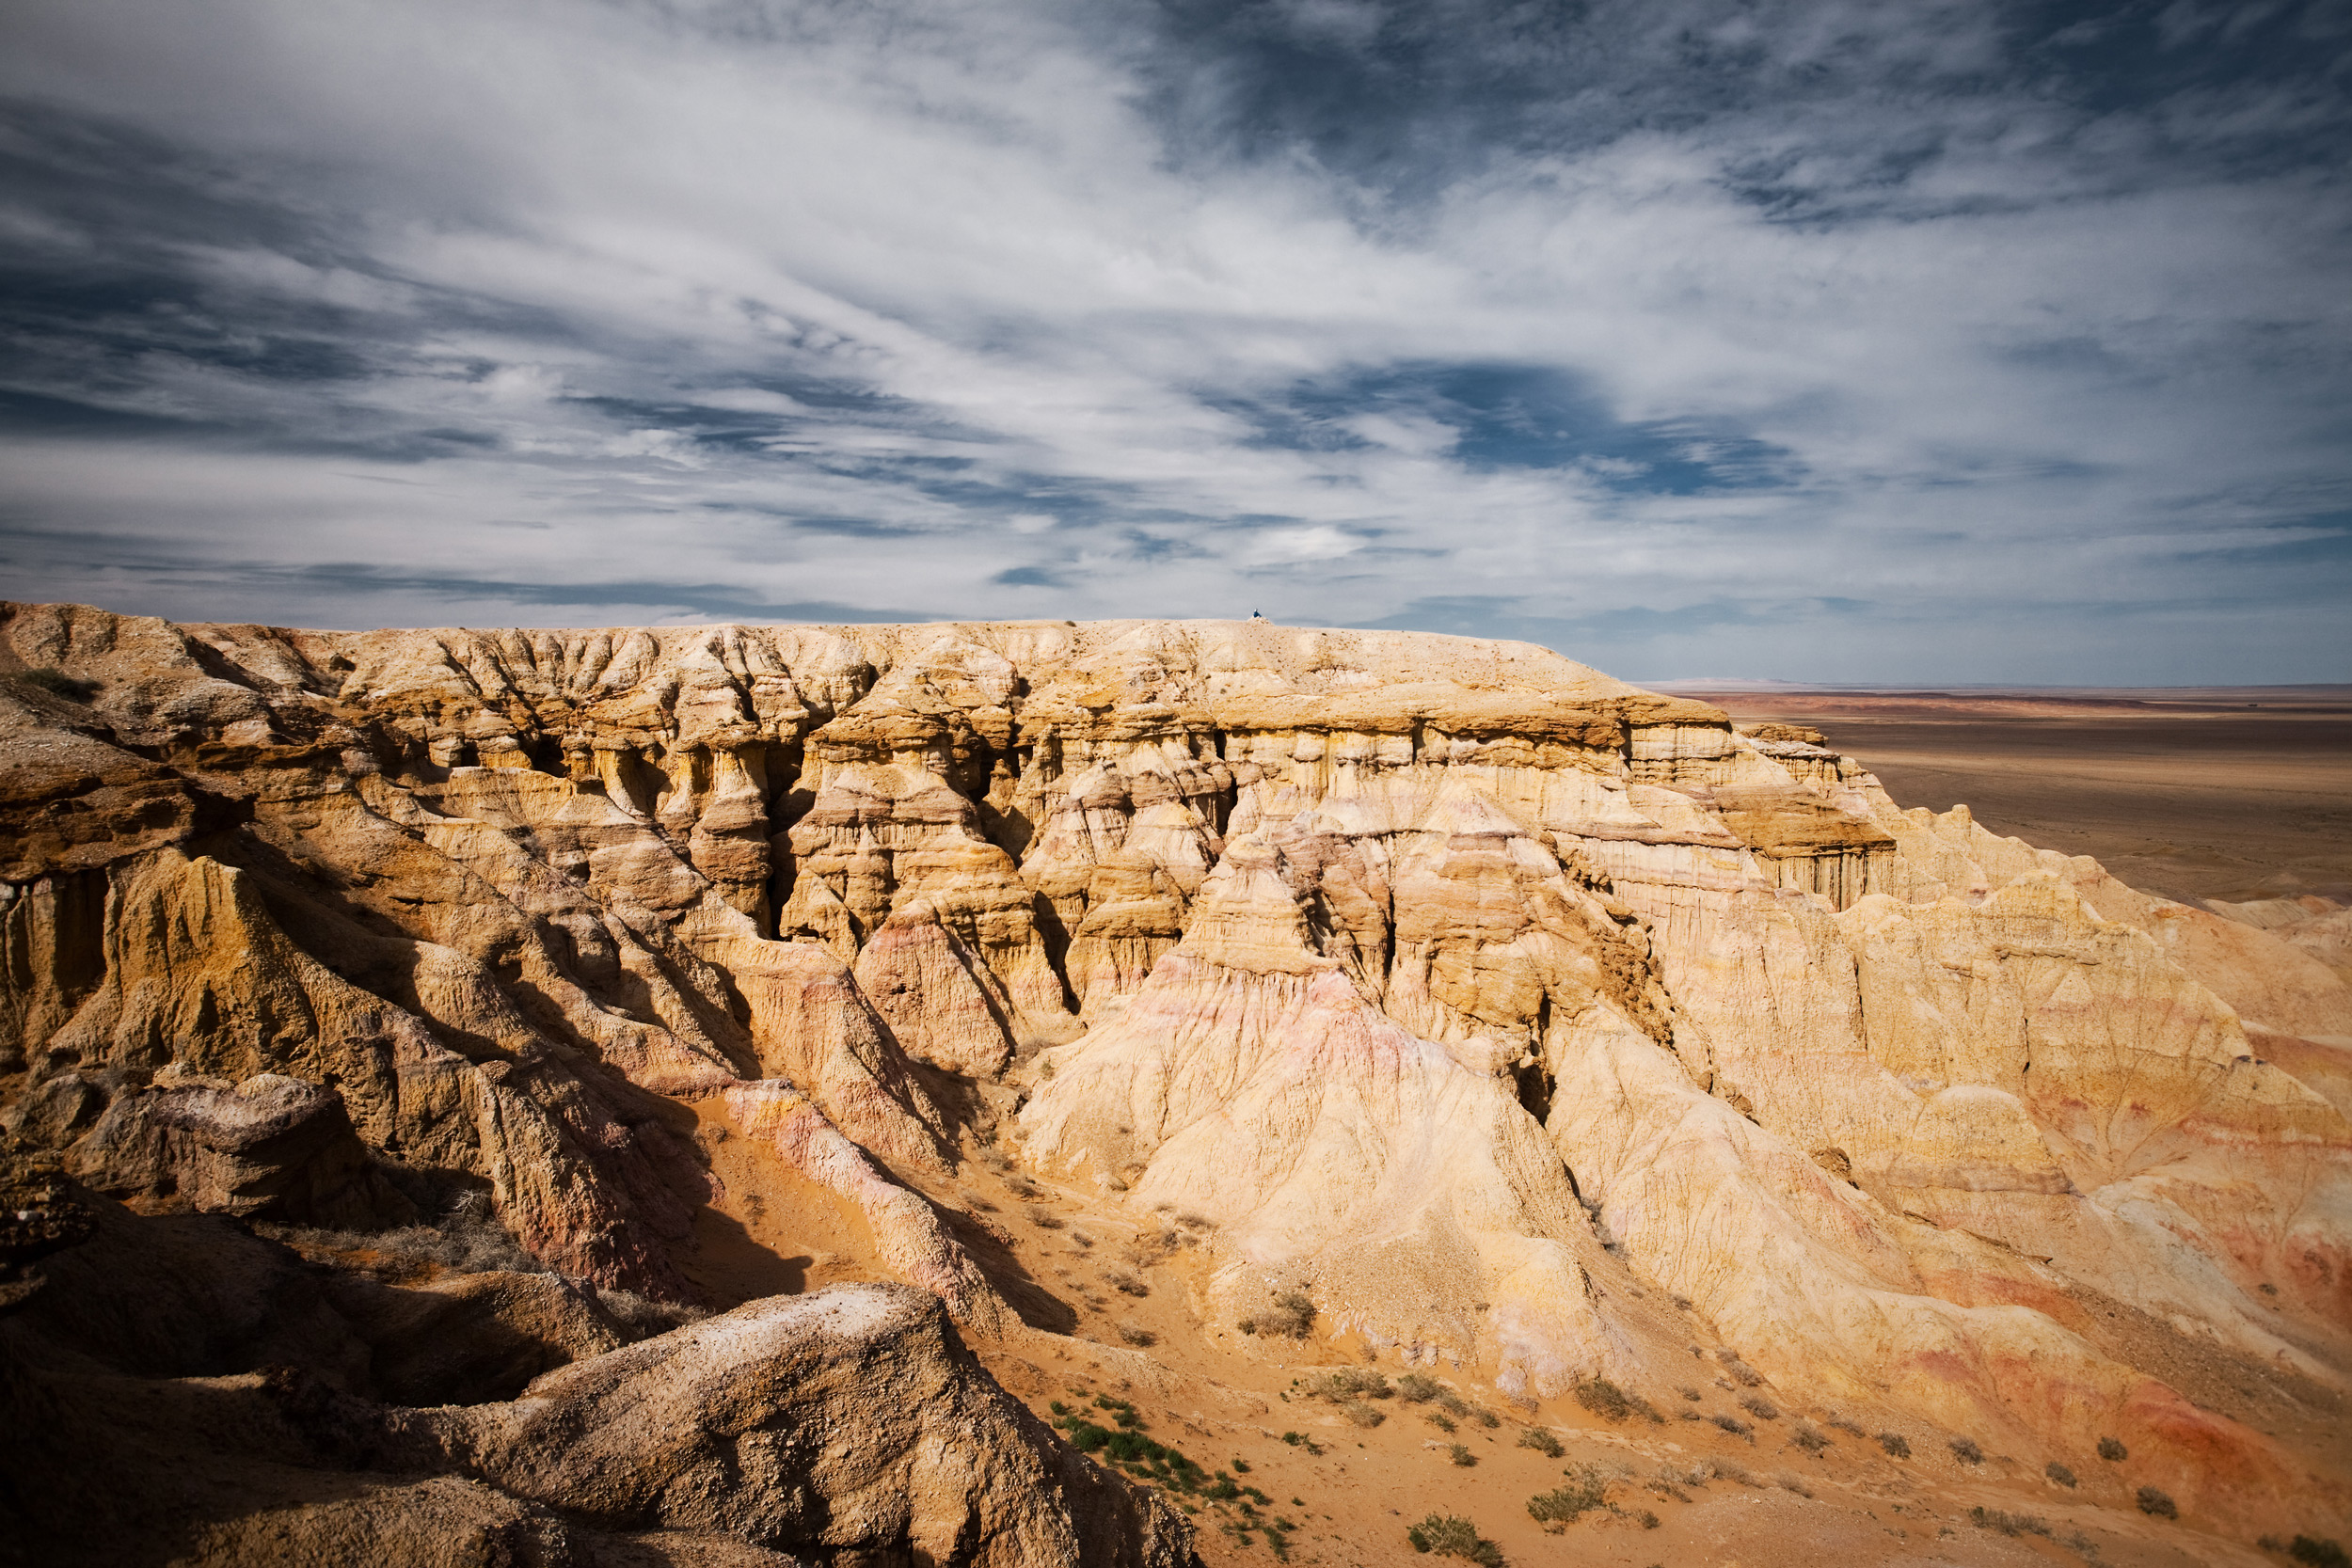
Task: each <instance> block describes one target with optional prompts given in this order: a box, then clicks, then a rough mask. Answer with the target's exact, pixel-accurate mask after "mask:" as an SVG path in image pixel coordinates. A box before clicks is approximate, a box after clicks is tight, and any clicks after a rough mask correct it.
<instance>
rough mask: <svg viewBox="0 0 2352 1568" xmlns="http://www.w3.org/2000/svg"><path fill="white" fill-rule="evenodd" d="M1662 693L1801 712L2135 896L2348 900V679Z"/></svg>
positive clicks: (2351, 818) (1875, 759)
mask: <svg viewBox="0 0 2352 1568" xmlns="http://www.w3.org/2000/svg"><path fill="white" fill-rule="evenodd" d="M1660 689H1665V690H1672V691H1675V692H1677V693H1680V694H1681V695H1684V696H1692V697H1698V698H1701V699H1703V700H1705V701H1707V702H1710V703H1714V704H1716V705H1719V706H1721V707H1723V708H1724V709H1725V710H1726V711H1728V712H1729V713H1730V714H1731V716H1732V718H1733V719H1734V720H1735V721H1740V722H1743V723H1744V722H1750V721H1781V722H1785V723H1793V724H1809V725H1812V726H1814V727H1815V728H1817V729H1820V730H1821V731H1822V732H1823V733H1824V734H1825V735H1826V736H1828V738H1829V742H1830V744H1831V745H1832V746H1834V747H1836V749H1837V750H1839V751H1841V752H1845V753H1847V754H1849V755H1851V756H1854V757H1857V758H1859V759H1860V760H1861V761H1862V762H1863V763H1864V764H1866V765H1867V767H1868V768H1870V769H1871V771H1873V772H1874V773H1876V774H1877V775H1878V778H1879V782H1880V783H1882V784H1884V785H1885V786H1886V790H1887V793H1888V794H1890V795H1892V796H1893V797H1894V798H1895V800H1896V803H1897V804H1899V805H1901V806H1905V807H1912V806H1927V807H1930V808H1931V809H1933V810H1936V811H1939V812H1940V811H1947V810H1949V809H1950V808H1951V807H1952V806H1954V805H1958V804H1965V805H1967V806H1968V808H1969V809H1970V810H1971V811H1972V812H1973V813H1974V814H1975V816H1976V818H1977V820H1978V821H1979V822H1981V823H1983V824H1984V826H1985V827H1987V828H1989V829H1991V830H1992V831H1993V832H1998V833H2008V834H2013V835H2015V836H2016V837H2019V838H2022V839H2025V840H2026V842H2027V843H2029V844H2032V845H2035V846H2036V847H2041V848H2047V849H2058V850H2061V851H2063V852H2065V853H2067V854H2072V855H2093V856H2096V857H2097V858H2098V859H2099V861H2100V862H2101V863H2103V864H2105V865H2106V868H2107V870H2108V871H2110V872H2111V873H2113V874H2114V875H2115V876H2117V877H2120V878H2122V879H2123V880H2124V881H2126V882H2128V883H2130V884H2131V885H2132V886H2134V887H2137V888H2139V889H2141V890H2142V891H2144V892H2148V893H2155V894H2161V895H2165V896H2167V897H2171V898H2179V899H2205V898H2223V899H2230V900H2233V901H2236V900H2244V899H2254V898H2276V897H2280V896H2282V895H2299V894H2314V893H2315V894H2319V895H2325V896H2329V897H2334V898H2338V899H2342V898H2345V897H2347V896H2352V686H2291V687H2237V688H2231V687H2206V688H2187V689H2090V688H2084V689H2053V688H2037V689H2008V690H1992V689H1961V690H1949V691H1901V690H1883V691H1880V690H1861V689H1816V690H1807V689H1798V688H1781V687H1772V688H1768V689H1726V688H1712V687H1707V686H1702V685H1699V684H1697V683H1693V684H1690V685H1683V684H1679V683H1667V684H1664V685H1661V688H1660Z"/></svg>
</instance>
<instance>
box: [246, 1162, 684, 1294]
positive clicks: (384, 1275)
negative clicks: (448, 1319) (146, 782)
mask: <svg viewBox="0 0 2352 1568" xmlns="http://www.w3.org/2000/svg"><path fill="white" fill-rule="evenodd" d="M253 1228H254V1229H255V1230H257V1231H259V1232H260V1233H262V1235H264V1236H267V1237H269V1238H270V1239H271V1240H273V1241H277V1242H283V1243H285V1244H286V1245H288V1246H291V1247H293V1248H294V1250H295V1251H297V1252H303V1253H311V1252H326V1253H334V1254H337V1255H338V1258H337V1261H338V1263H339V1264H341V1265H342V1267H345V1268H352V1269H356V1270H358V1271H360V1272H363V1273H367V1274H372V1275H375V1276H376V1277H377V1278H380V1279H388V1280H398V1279H413V1278H415V1277H417V1276H418V1275H429V1274H431V1273H433V1272H435V1271H436V1270H442V1269H445V1270H447V1271H449V1272H450V1273H452V1274H488V1273H492V1272H503V1273H507V1274H547V1273H548V1272H549V1270H548V1266H547V1265H546V1264H545V1263H542V1262H541V1261H539V1259H536V1258H533V1257H532V1255H531V1254H530V1253H528V1252H525V1251H524V1250H523V1248H522V1243H519V1242H517V1241H516V1240H515V1238H514V1237H513V1236H512V1235H511V1234H509V1233H508V1231H507V1229H506V1227H504V1226H503V1225H501V1224H500V1223H499V1220H498V1216H497V1214H496V1213H495V1212H493V1211H492V1209H491V1205H490V1195H489V1194H488V1193H487V1192H485V1191H484V1190H482V1189H480V1188H468V1189H465V1190H463V1191H461V1192H459V1193H457V1194H456V1195H455V1196H453V1197H452V1198H450V1199H449V1200H448V1203H447V1207H446V1208H445V1209H444V1210H443V1212H442V1213H441V1215H440V1217H439V1218H438V1219H437V1220H435V1221H434V1222H433V1223H432V1224H430V1225H409V1226H403V1227H400V1228H399V1229H396V1230H378V1231H352V1230H326V1229H317V1228H313V1227H309V1226H292V1225H269V1224H257V1225H255V1226H254V1227H253ZM612 1293H613V1294H614V1295H616V1296H617V1295H622V1294H626V1292H621V1291H615V1292H612ZM599 1294H600V1295H601V1294H602V1292H599ZM632 1299H635V1298H632ZM688 1310H690V1315H689V1316H687V1317H683V1318H675V1319H674V1320H673V1321H672V1322H669V1323H664V1324H663V1325H662V1326H663V1328H665V1329H666V1328H672V1327H675V1326H676V1324H677V1323H680V1322H691V1321H692V1320H693V1317H695V1316H701V1317H707V1316H708V1315H709V1314H708V1313H707V1312H701V1311H699V1309H688Z"/></svg>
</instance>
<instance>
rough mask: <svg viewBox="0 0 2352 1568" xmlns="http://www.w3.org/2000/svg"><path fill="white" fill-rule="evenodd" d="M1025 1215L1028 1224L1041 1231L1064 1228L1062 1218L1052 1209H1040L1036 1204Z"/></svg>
mask: <svg viewBox="0 0 2352 1568" xmlns="http://www.w3.org/2000/svg"><path fill="white" fill-rule="evenodd" d="M1024 1213H1025V1217H1026V1218H1027V1220H1028V1222H1029V1223H1030V1224H1031V1225H1034V1226H1036V1227H1038V1228H1039V1229H1040V1230H1059V1229H1060V1228H1061V1227H1062V1218H1061V1216H1060V1215H1059V1214H1057V1213H1055V1212H1053V1211H1052V1210H1051V1209H1040V1208H1039V1207H1037V1206H1036V1205H1035V1204H1031V1205H1030V1206H1029V1207H1028V1208H1027V1209H1026V1210H1025V1211H1024Z"/></svg>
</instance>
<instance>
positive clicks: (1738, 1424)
mask: <svg viewBox="0 0 2352 1568" xmlns="http://www.w3.org/2000/svg"><path fill="white" fill-rule="evenodd" d="M1712 1419H1713V1420H1714V1422H1715V1424H1716V1425H1717V1426H1719V1427H1721V1428H1723V1429H1724V1431H1725V1432H1728V1433H1731V1434H1732V1435H1733V1436H1734V1437H1745V1438H1746V1439H1747V1440H1748V1441H1749V1442H1751V1443H1753V1442H1755V1441H1756V1435H1755V1434H1756V1428H1754V1427H1752V1426H1750V1425H1749V1424H1748V1423H1747V1422H1745V1421H1743V1420H1741V1419H1740V1418H1739V1417H1737V1416H1717V1417H1714V1418H1712Z"/></svg>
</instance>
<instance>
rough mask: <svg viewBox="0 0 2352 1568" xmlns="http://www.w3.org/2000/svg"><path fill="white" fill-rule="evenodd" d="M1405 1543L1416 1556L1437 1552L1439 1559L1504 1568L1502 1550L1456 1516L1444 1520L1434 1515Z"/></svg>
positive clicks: (1481, 1567) (1410, 1533) (1409, 1534)
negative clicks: (1415, 1552)
mask: <svg viewBox="0 0 2352 1568" xmlns="http://www.w3.org/2000/svg"><path fill="white" fill-rule="evenodd" d="M1405 1539H1406V1540H1407V1541H1409V1542H1411V1543H1412V1544H1413V1550H1415V1551H1417V1552H1435V1553H1436V1554H1437V1555H1438V1556H1439V1557H1458V1558H1463V1559H1466V1560H1469V1561H1471V1562H1475V1563H1477V1564H1478V1565H1479V1568H1502V1547H1500V1546H1498V1545H1496V1544H1494V1543H1493V1542H1491V1541H1489V1540H1487V1539H1486V1537H1485V1536H1482V1535H1480V1534H1479V1533H1478V1527H1477V1526H1475V1525H1473V1524H1471V1523H1470V1521H1469V1520H1468V1519H1465V1518H1462V1517H1460V1516H1459V1515H1457V1514H1452V1513H1449V1514H1446V1515H1444V1516H1443V1517H1440V1516H1438V1514H1435V1513H1432V1514H1431V1515H1429V1517H1428V1518H1426V1519H1423V1520H1422V1522H1421V1523H1420V1524H1418V1525H1414V1526H1412V1527H1411V1528H1408V1529H1406V1532H1405Z"/></svg>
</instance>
